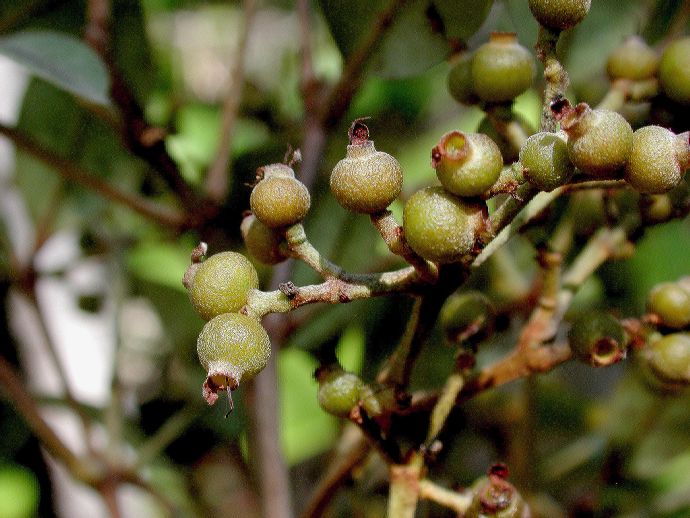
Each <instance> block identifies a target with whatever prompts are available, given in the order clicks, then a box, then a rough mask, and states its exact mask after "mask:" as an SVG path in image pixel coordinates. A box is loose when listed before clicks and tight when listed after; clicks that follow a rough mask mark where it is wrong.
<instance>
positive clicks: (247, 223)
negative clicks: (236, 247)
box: [240, 214, 286, 264]
mask: <svg viewBox="0 0 690 518" xmlns="http://www.w3.org/2000/svg"><path fill="white" fill-rule="evenodd" d="M240 232H241V233H242V238H243V239H244V245H245V246H246V247H247V251H248V252H249V254H250V255H251V256H252V257H253V258H254V259H256V260H257V261H259V262H260V263H263V264H278V263H280V262H282V261H284V260H285V259H286V256H285V254H283V252H282V251H281V249H280V244H281V243H282V241H283V239H282V237H281V235H280V234H279V233H278V232H276V231H275V230H273V229H272V228H269V227H267V226H266V225H264V224H263V223H261V221H259V220H258V219H256V216H254V215H253V214H250V215H249V216H246V217H245V218H244V219H243V220H242V224H241V225H240Z"/></svg>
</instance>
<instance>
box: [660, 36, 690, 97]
mask: <svg viewBox="0 0 690 518" xmlns="http://www.w3.org/2000/svg"><path fill="white" fill-rule="evenodd" d="M659 83H660V84H661V89H662V90H663V92H664V93H665V94H666V96H667V97H668V98H670V99H672V100H674V101H676V102H678V103H681V104H690V37H686V38H682V39H680V40H676V41H674V42H673V43H671V44H670V45H669V46H668V47H666V49H665V50H664V52H663V53H662V54H661V61H660V62H659Z"/></svg>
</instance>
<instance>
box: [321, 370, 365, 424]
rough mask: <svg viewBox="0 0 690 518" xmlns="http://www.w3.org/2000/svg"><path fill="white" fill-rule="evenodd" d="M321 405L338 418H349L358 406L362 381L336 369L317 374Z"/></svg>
mask: <svg viewBox="0 0 690 518" xmlns="http://www.w3.org/2000/svg"><path fill="white" fill-rule="evenodd" d="M317 380H318V382H319V393H318V399H319V405H320V406H321V408H323V409H324V410H325V411H326V412H328V413H329V414H332V415H334V416H336V417H347V416H348V415H349V414H350V411H351V410H352V408H353V407H354V406H356V405H357V403H358V402H359V398H360V390H361V389H362V385H363V384H362V380H361V379H360V378H359V376H357V375H356V374H352V373H351V372H345V371H343V370H342V369H339V368H336V369H332V370H328V371H326V372H324V373H320V372H317Z"/></svg>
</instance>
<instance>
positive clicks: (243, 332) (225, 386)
mask: <svg viewBox="0 0 690 518" xmlns="http://www.w3.org/2000/svg"><path fill="white" fill-rule="evenodd" d="M196 350H197V355H198V356H199V362H200V363H201V366H202V367H203V368H204V369H205V370H206V373H207V377H206V381H205V382H204V384H203V396H204V399H205V400H206V401H207V402H208V404H209V405H212V404H214V403H215V402H216V400H217V399H218V392H219V391H221V390H227V391H228V398H230V392H231V391H233V390H235V389H236V388H237V387H238V386H239V384H240V382H242V381H247V380H250V379H251V378H253V377H254V376H256V375H257V374H258V373H259V372H261V371H262V370H263V369H264V367H266V365H267V363H268V359H269V357H270V355H271V344H270V341H269V338H268V334H267V333H266V330H265V329H264V328H263V327H262V326H261V323H260V322H259V321H258V320H256V319H254V318H252V317H250V316H247V315H243V314H241V313H225V314H222V315H218V316H217V317H215V318H213V319H211V320H210V321H208V322H207V323H206V325H205V326H204V328H203V329H202V330H201V333H200V334H199V338H198V339H197V345H196ZM229 400H230V405H231V406H230V409H231V410H232V399H231V398H230V399H229Z"/></svg>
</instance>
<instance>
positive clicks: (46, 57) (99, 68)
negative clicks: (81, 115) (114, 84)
mask: <svg viewBox="0 0 690 518" xmlns="http://www.w3.org/2000/svg"><path fill="white" fill-rule="evenodd" d="M0 54H3V55H5V56H7V57H8V58H10V59H12V60H13V61H15V62H17V63H19V64H21V65H23V66H25V67H26V68H27V69H29V70H30V71H31V73H33V74H35V75H36V76H38V77H40V78H41V79H44V80H46V81H48V82H49V83H52V84H54V85H55V86H57V87H59V88H62V89H63V90H66V91H68V92H70V93H72V94H74V95H76V96H78V97H81V98H82V99H86V100H87V101H91V102H93V103H96V104H101V105H108V104H110V100H109V98H108V90H109V88H110V86H109V79H108V70H107V69H106V67H105V65H104V64H103V62H102V61H101V59H100V58H99V57H98V55H97V54H96V53H95V52H94V51H93V50H92V49H91V48H90V47H89V46H88V45H86V44H85V43H83V42H82V41H80V40H79V39H77V38H75V37H73V36H68V35H66V34H63V33H59V32H53V31H24V32H19V33H16V34H12V35H10V36H4V37H0Z"/></svg>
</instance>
